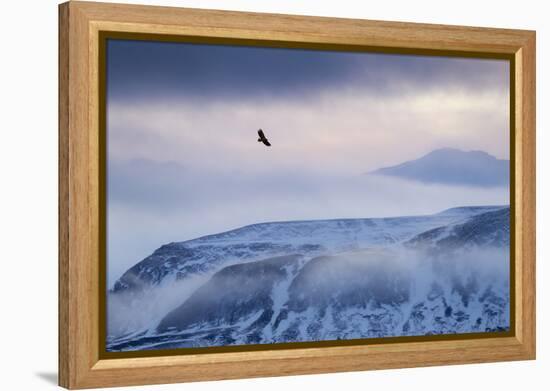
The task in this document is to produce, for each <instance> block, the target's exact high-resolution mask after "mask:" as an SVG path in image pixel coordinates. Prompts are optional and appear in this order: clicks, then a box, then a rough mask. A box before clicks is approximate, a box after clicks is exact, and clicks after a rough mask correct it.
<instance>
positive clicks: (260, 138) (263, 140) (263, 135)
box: [258, 129, 271, 147]
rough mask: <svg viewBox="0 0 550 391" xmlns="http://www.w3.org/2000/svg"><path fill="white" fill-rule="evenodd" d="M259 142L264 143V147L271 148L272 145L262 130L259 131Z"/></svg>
mask: <svg viewBox="0 0 550 391" xmlns="http://www.w3.org/2000/svg"><path fill="white" fill-rule="evenodd" d="M258 137H259V138H258V142H259V143H264V145H266V146H268V147H271V144H270V143H269V140H268V139H267V138H266V137H265V134H264V131H263V130H262V129H259V130H258Z"/></svg>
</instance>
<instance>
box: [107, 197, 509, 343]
mask: <svg viewBox="0 0 550 391" xmlns="http://www.w3.org/2000/svg"><path fill="white" fill-rule="evenodd" d="M508 273H509V208H508V207H502V206H491V207H464V208H454V209H449V210H447V211H444V212H442V213H438V214H435V215H430V216H416V217H396V218H385V219H342V220H324V221H294V222H276V223H263V224H255V225H251V226H246V227H243V228H239V229H236V230H233V231H228V232H224V233H221V234H216V235H210V236H206V237H202V238H198V239H195V240H191V241H187V242H180V243H171V244H168V245H165V246H163V247H161V248H159V249H158V250H157V251H155V252H154V253H153V254H152V255H151V256H149V257H147V258H146V259H145V260H143V261H141V262H140V263H138V264H136V265H135V266H134V267H132V268H131V269H130V270H128V271H127V272H126V273H125V274H124V275H123V276H122V277H121V279H120V280H119V281H117V283H116V285H115V287H114V289H113V290H111V291H110V292H109V299H108V300H109V301H108V307H109V312H108V323H109V326H108V328H109V330H108V334H109V337H108V350H112V351H121V350H141V349H167V348H177V347H189V346H220V345H231V344H255V343H274V342H293V341H316V340H335V339H353V338H370V337H386V336H401V335H427V334H442V333H468V332H480V331H499V330H506V329H508V327H509V321H510V320H509V275H508Z"/></svg>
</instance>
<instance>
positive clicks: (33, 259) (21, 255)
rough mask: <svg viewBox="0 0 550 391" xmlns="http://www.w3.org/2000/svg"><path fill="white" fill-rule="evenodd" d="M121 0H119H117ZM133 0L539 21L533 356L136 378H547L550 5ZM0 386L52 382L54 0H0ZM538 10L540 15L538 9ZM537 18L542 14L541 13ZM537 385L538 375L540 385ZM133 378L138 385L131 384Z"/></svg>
mask: <svg viewBox="0 0 550 391" xmlns="http://www.w3.org/2000/svg"><path fill="white" fill-rule="evenodd" d="M119 2H124V1H123V0H119ZM133 2H134V3H143V4H158V5H174V6H185V7H199V8H217V9H231V10H243V11H257V12H275V13H288V14H303V15H321V16H338V17H354V18H365V19H382V20H396V21H411V22H412V21H414V22H426V23H443V24H459V25H472V26H488V27H506V28H523V29H535V30H537V41H538V42H537V51H538V54H537V57H538V58H537V69H538V75H537V77H538V83H537V101H538V105H537V106H538V114H537V125H538V126H537V129H538V137H537V165H538V175H537V180H538V189H537V193H538V197H537V198H538V223H537V230H538V243H537V250H538V251H537V253H538V262H537V264H538V265H537V267H538V270H537V273H538V287H537V298H538V300H537V303H538V305H537V312H538V314H537V315H538V319H537V326H538V327H537V328H538V359H537V361H535V362H532V361H531V362H511V363H497V364H480V365H462V366H451V367H437V368H422V369H403V370H386V371H374V372H362V373H346V374H331V375H316V376H295V377H284V378H271V379H255V380H237V381H225V382H208V383H194V384H186V385H169V386H157V387H142V388H141V389H155V390H177V389H185V390H190V391H193V390H195V391H199V390H200V391H206V390H214V389H221V388H223V389H224V390H227V391H231V390H243V391H244V390H258V389H261V390H280V389H287V390H290V389H295V388H305V389H337V388H340V389H342V388H345V389H374V390H388V389H389V390H391V389H422V390H441V389H445V390H446V391H450V390H461V391H463V390H467V389H468V390H484V389H486V390H487V389H491V390H513V389H519V388H523V389H526V390H530V389H535V390H536V389H543V388H544V386H543V385H542V383H543V382H545V381H546V383H548V381H549V380H550V375H549V373H550V358H549V354H550V346H549V343H548V340H549V339H548V334H547V332H548V331H547V330H548V327H549V324H548V323H549V316H550V315H549V313H550V310H549V306H548V303H547V300H548V292H549V289H548V284H550V281H549V279H548V277H549V276H548V273H549V268H548V265H547V261H548V257H549V245H548V239H549V235H548V234H549V226H548V223H547V221H546V220H547V218H548V217H549V216H548V212H549V210H548V204H547V203H545V199H548V197H549V196H550V194H549V190H550V184H549V177H550V176H549V175H548V174H547V172H546V170H548V169H550V153H549V152H547V151H548V150H549V148H550V137H549V135H548V133H547V132H546V130H547V126H548V94H549V90H550V88H549V85H548V80H549V77H548V73H549V72H550V71H549V70H550V64H549V58H548V57H549V56H548V47H549V45H548V38H549V35H550V31H549V28H548V15H549V13H548V12H546V13H545V3H547V2H543V1H528V0H523V1H515V2H512V1H502V0H501V1H480V0H460V1H453V2H450V1H447V2H446V1H436V0H434V1H428V0H413V1H410V0H400V1H392V0H385V1H370V2H366V1H352V0H338V1H319V0H317V1H316V0H303V1H291V0H269V1H268V0H263V1H253V0H227V1H221V0H202V1H199V0H180V1H170V0H157V1H153V0H150V1H138V0H135V1H133ZM0 15H1V16H2V18H1V21H0V31H1V37H2V50H1V53H2V56H1V61H0V70H1V72H0V97H1V107H2V109H1V110H0V117H1V119H2V121H1V122H0V132H1V133H0V134H1V139H0V161H1V164H0V170H1V171H0V174H1V178H2V180H1V182H0V183H1V187H0V201H1V202H0V227H1V232H0V238H1V239H0V243H1V245H0V254H1V255H0V281H1V282H0V291H1V295H0V298H1V307H0V308H1V311H2V315H1V321H0V362H1V364H2V370H1V375H0V389H4V390H41V389H48V388H50V389H51V388H54V387H56V386H55V384H56V373H57V1H54V0H47V1H45V0H32V1H31V0H26V1H5V2H2V3H0ZM545 19H546V20H545ZM545 22H546V23H545ZM546 387H547V385H546ZM136 389H137V388H136Z"/></svg>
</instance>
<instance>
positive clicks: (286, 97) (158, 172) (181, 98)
mask: <svg viewBox="0 0 550 391" xmlns="http://www.w3.org/2000/svg"><path fill="white" fill-rule="evenodd" d="M258 128H262V129H264V131H265V133H266V135H267V137H268V138H269V139H270V141H271V143H272V145H273V146H272V147H271V148H267V147H265V146H263V145H261V144H259V143H257V142H256V138H257V137H256V131H257V129H258ZM107 144H108V279H109V285H111V284H112V283H113V282H114V280H115V279H116V278H118V277H119V276H120V274H121V273H122V272H124V271H125V270H126V269H127V268H128V267H130V266H132V265H133V264H135V263H137V262H139V261H140V260H141V259H143V258H145V257H146V256H147V255H149V254H150V253H152V252H153V251H154V250H155V249H156V248H158V247H160V245H162V244H165V243H168V242H172V241H183V240H188V239H192V238H195V237H198V236H202V235H205V234H211V233H216V232H221V231H224V230H228V229H232V228H237V227H240V226H243V225H247V224H252V223H257V222H263V221H273V220H278V221H281V220H296V219H324V218H343V217H346V218H351V217H376V216H399V215H411V214H422V213H433V212H437V211H439V210H442V209H445V208H448V207H452V206H459V205H474V204H503V203H508V189H507V188H484V187H468V188H464V187H457V186H443V185H442V186H434V185H425V184H419V183H411V182H406V181H399V180H395V179H391V180H390V179H384V178H371V177H369V176H367V175H364V174H365V173H366V172H369V171H372V170H375V169H377V168H380V167H384V166H390V165H394V164H399V163H402V162H404V161H407V160H411V159H416V158H419V157H421V156H423V155H425V154H427V153H428V152H430V151H433V150H435V149H438V148H444V147H451V148H457V149H462V150H466V151H469V150H482V151H485V152H488V153H490V154H491V155H493V156H495V157H497V158H500V159H508V158H509V63H508V62H507V61H503V60H481V59H465V58H448V57H447V58H445V57H428V56H410V55H390V54H374V53H343V52H327V51H309V50H297V49H274V48H253V47H239V46H217V45H196V44H195V45H193V44H183V43H160V42H146V41H122V40H109V43H108V47H107Z"/></svg>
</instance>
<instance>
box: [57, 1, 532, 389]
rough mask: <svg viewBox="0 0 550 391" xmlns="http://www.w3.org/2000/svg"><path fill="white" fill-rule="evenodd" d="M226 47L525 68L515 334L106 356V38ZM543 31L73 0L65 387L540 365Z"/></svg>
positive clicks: (66, 91) (63, 99) (63, 283)
mask: <svg viewBox="0 0 550 391" xmlns="http://www.w3.org/2000/svg"><path fill="white" fill-rule="evenodd" d="M105 31H109V32H113V33H132V34H162V35H164V36H172V37H174V36H179V37H181V36H183V37H188V38H192V39H198V40H205V39H206V40H208V39H214V40H216V41H218V42H224V41H227V42H234V41H247V42H250V43H251V44H270V45H283V46H284V45H290V46H293V47H307V48H309V47H312V48H323V47H331V48H341V49H345V48H362V50H378V51H380V50H388V51H398V52H399V53H411V54H417V53H420V54H441V53H450V52H452V53H461V54H463V55H466V56H473V57H487V56H489V57H494V56H501V57H502V58H509V59H510V61H511V63H512V64H513V65H514V67H513V68H512V69H513V72H512V76H511V94H512V99H513V102H514V106H513V110H512V113H511V118H510V124H511V134H512V138H513V140H512V141H513V143H512V145H513V149H512V152H511V161H512V160H513V161H512V163H513V168H514V171H513V173H512V181H511V187H512V198H511V200H512V205H513V209H512V210H513V214H512V225H511V226H512V229H511V235H512V244H511V251H512V255H513V257H514V263H513V270H512V274H511V276H512V278H513V281H512V287H513V290H514V295H513V297H514V302H513V306H512V311H513V315H514V317H513V322H512V330H511V332H510V333H509V334H507V335H506V336H504V337H498V338H492V337H486V338H484V337H483V336H481V337H479V338H475V339H461V338H450V339H447V340H422V341H417V340H413V341H406V340H402V341H398V342H391V343H376V344H358V345H354V344H346V345H338V346H319V347H315V346H308V347H303V348H292V349H272V350H265V349H264V350H259V351H230V352H216V351H213V352H211V353H205V354H186V355H170V356H162V355H160V356H149V357H124V358H105V357H104V356H103V355H102V354H101V351H100V340H101V338H102V335H101V330H100V327H98V325H99V324H100V321H101V319H103V318H102V316H103V315H101V314H102V313H103V311H104V308H103V304H102V303H101V301H100V300H98V297H100V292H101V290H104V288H105V285H104V282H102V281H101V279H100V277H99V276H100V273H101V263H100V262H99V260H100V258H101V257H102V256H104V255H102V252H103V250H102V248H104V246H105V242H104V241H105V238H104V237H103V235H101V234H100V231H101V230H100V223H101V214H100V211H101V210H102V205H103V206H104V202H105V200H104V195H103V194H101V191H100V189H101V187H100V178H101V173H102V172H103V170H104V164H105V162H104V161H102V159H101V156H103V155H102V153H101V149H102V148H104V145H103V144H102V143H103V142H104V141H102V139H101V137H100V131H99V129H100V122H101V120H102V119H101V116H102V115H104V113H102V110H101V109H100V93H99V85H100V80H99V79H100V76H101V75H100V72H99V71H98V68H99V65H98V64H99V59H100V57H101V55H102V54H101V52H100V51H101V45H100V42H99V40H100V36H101V34H102V32H105ZM535 345H536V344H535V32H533V31H524V30H509V29H494V28H478V27H459V26H444V25H431V24H417V23H396V22H382V21H370V20H353V19H337V18H324V17H305V16H291V15H274V14H258V13H244V12H228V11H211V10H198V9H184V8H169V7H150V6H138V5H121V4H106V3H91V2H79V1H70V2H68V3H64V4H61V5H60V6H59V384H60V385H61V386H63V387H66V388H70V389H76V388H91V387H105V386H124V385H141V384H159V383H176V382H186V381H200V380H216V379H235V378H245V377H261V376H282V375H298V374H314V373H326V372H341V371H359V370H371V369H386V368H402V367H417V366H432V365H448V364H465V363H480V362H492V361H511V360H529V359H534V358H535Z"/></svg>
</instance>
